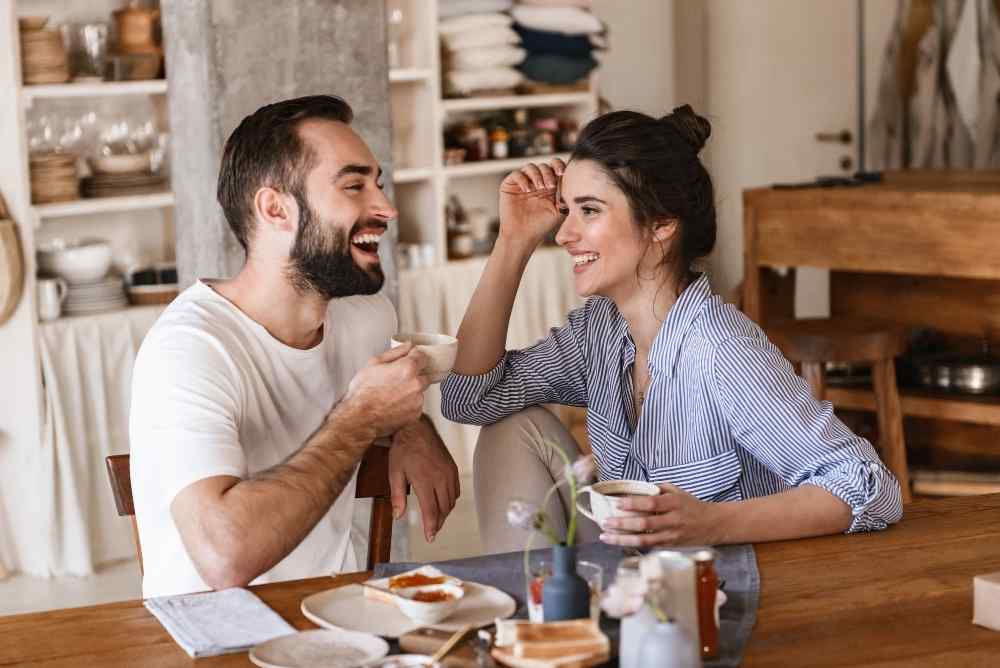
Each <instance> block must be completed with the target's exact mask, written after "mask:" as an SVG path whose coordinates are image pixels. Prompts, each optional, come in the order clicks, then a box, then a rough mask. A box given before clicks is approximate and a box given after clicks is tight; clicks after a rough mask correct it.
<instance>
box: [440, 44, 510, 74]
mask: <svg viewBox="0 0 1000 668" xmlns="http://www.w3.org/2000/svg"><path fill="white" fill-rule="evenodd" d="M527 55H528V52H527V51H525V50H524V49H521V48H519V47H516V46H507V45H504V46H489V47H485V48H478V47H477V48H472V49H459V50H458V51H451V52H449V54H448V66H449V67H448V69H450V70H484V69H487V68H490V67H508V66H511V65H519V64H521V62H522V61H523V60H524V57H525V56H527Z"/></svg>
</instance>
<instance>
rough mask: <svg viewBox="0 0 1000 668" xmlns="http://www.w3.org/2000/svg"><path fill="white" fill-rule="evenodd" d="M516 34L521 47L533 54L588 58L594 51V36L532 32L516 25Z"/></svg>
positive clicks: (541, 31) (542, 31)
mask: <svg viewBox="0 0 1000 668" xmlns="http://www.w3.org/2000/svg"><path fill="white" fill-rule="evenodd" d="M514 32H516V33H517V34H518V36H519V37H520V38H521V46H523V47H524V48H525V49H526V50H527V51H530V52H531V53H556V54H559V55H560V56H570V57H571V58H580V57H582V58H586V57H589V56H590V54H591V52H592V51H593V50H594V45H593V43H592V42H591V39H590V38H591V37H592V35H566V34H564V33H561V32H547V31H544V30H532V29H531V28H526V27H524V26H522V25H520V24H516V23H515V24H514ZM595 36H596V35H595Z"/></svg>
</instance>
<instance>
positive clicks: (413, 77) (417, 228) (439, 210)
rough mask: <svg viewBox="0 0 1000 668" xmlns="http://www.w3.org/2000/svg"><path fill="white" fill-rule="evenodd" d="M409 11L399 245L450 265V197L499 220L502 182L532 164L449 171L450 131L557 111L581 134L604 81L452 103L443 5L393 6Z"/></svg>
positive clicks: (399, 111) (433, 1)
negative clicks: (425, 248)
mask: <svg viewBox="0 0 1000 668" xmlns="http://www.w3.org/2000/svg"><path fill="white" fill-rule="evenodd" d="M386 1H387V5H389V4H391V6H393V7H398V8H400V9H402V12H403V24H402V26H401V30H400V34H401V40H400V49H399V52H400V63H399V65H400V67H399V68H398V69H393V70H390V72H389V85H390V97H391V104H392V121H393V137H392V142H393V163H394V164H393V186H394V189H395V204H396V207H397V208H398V209H399V231H400V241H401V242H403V243H430V244H432V245H433V246H434V249H435V258H436V262H437V263H439V264H441V263H445V262H447V261H448V260H447V258H448V252H447V231H446V229H445V216H444V209H445V203H446V202H447V201H448V198H449V196H450V195H451V194H453V193H456V194H458V195H459V196H460V198H461V200H462V202H463V204H464V205H466V206H467V207H470V208H477V207H478V208H484V209H486V210H487V211H490V212H492V214H493V215H495V213H496V207H497V191H498V188H499V185H500V181H501V180H502V178H503V176H504V175H506V174H507V173H509V172H510V171H512V170H514V169H517V168H518V167H520V166H522V165H523V164H525V163H526V162H528V161H531V160H535V161H538V160H547V159H549V158H552V157H561V158H563V159H564V160H565V159H566V158H568V154H566V153H560V154H556V156H538V157H534V158H515V159H510V160H486V161H480V162H469V163H464V164H460V165H452V166H445V165H444V161H443V154H444V150H443V148H444V130H445V128H446V127H447V126H449V125H450V124H452V123H453V122H455V121H456V120H460V119H461V118H462V117H463V116H468V115H480V114H483V113H488V112H491V111H509V110H513V109H528V110H529V111H530V110H532V109H548V110H558V111H559V112H560V114H561V115H565V116H571V117H573V118H574V119H576V120H577V122H578V123H579V124H580V126H581V127H582V126H583V125H584V124H585V123H586V122H587V121H588V120H590V119H591V118H592V117H593V116H594V115H596V113H597V82H596V78H594V77H592V78H591V80H590V85H589V89H588V90H585V91H572V92H566V93H554V94H545V95H507V96H500V97H473V98H462V99H445V98H444V97H443V94H442V84H441V65H440V57H439V54H440V46H439V38H438V31H437V23H438V3H437V0H386Z"/></svg>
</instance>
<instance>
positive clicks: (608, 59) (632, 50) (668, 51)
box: [593, 0, 676, 117]
mask: <svg viewBox="0 0 1000 668" xmlns="http://www.w3.org/2000/svg"><path fill="white" fill-rule="evenodd" d="M623 4H627V5H628V11H624V7H623ZM593 12H594V14H595V15H596V16H597V17H598V18H600V19H601V20H602V21H604V23H605V24H606V25H607V26H608V41H609V42H610V46H611V48H610V49H609V50H608V51H607V52H606V53H604V54H602V55H601V57H600V60H601V69H600V90H601V96H602V97H604V98H605V99H607V100H608V101H609V102H610V103H611V106H612V107H613V108H615V109H631V110H634V111H641V112H643V113H646V114H649V115H651V116H657V117H659V116H662V115H664V114H665V113H668V112H669V111H670V110H671V109H672V108H673V107H674V106H676V104H675V101H676V100H675V98H676V95H675V85H674V58H675V53H674V37H673V33H674V27H673V26H674V0H628V2H627V3H623V2H622V1H621V0H594V5H593Z"/></svg>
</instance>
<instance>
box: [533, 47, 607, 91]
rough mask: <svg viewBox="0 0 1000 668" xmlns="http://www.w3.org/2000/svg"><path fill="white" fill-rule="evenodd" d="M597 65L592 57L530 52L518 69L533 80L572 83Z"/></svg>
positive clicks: (550, 82)
mask: <svg viewBox="0 0 1000 668" xmlns="http://www.w3.org/2000/svg"><path fill="white" fill-rule="evenodd" d="M595 67H597V61H596V60H594V59H593V58H591V57H589V56H588V57H586V58H569V57H568V56H560V55H558V54H554V53H529V54H528V57H527V58H525V59H524V62H523V63H521V64H520V65H518V69H519V70H520V71H521V73H522V74H524V76H525V77H527V78H528V79H531V80H532V81H540V82H542V83H547V84H560V85H563V84H572V83H576V82H577V81H579V80H580V79H583V78H585V77H586V76H587V75H588V74H590V71H591V70H593V69H594V68H595Z"/></svg>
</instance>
